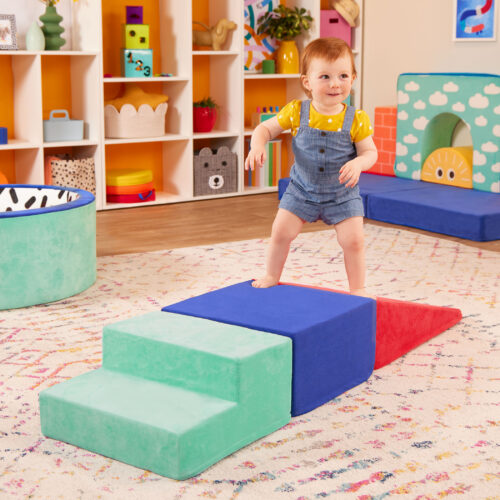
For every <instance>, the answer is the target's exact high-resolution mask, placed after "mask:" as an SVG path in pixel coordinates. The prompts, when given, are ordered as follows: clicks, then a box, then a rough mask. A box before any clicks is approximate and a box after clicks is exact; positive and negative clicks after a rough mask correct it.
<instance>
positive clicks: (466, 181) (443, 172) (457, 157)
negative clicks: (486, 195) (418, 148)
mask: <svg viewBox="0 0 500 500" xmlns="http://www.w3.org/2000/svg"><path fill="white" fill-rule="evenodd" d="M472 153H473V151H472V147H471V146H461V147H454V148H439V149H435V150H434V151H433V152H432V153H431V154H430V155H429V156H428V157H427V159H426V160H425V163H424V166H423V167H422V180H423V181H426V182H435V183H437V184H447V185H450V186H457V187H462V188H468V189H471V188H472Z"/></svg>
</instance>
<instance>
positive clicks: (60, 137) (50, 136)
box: [43, 109, 83, 142]
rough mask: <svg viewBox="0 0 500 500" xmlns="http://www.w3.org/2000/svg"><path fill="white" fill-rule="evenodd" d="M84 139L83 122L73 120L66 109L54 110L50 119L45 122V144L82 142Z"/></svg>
mask: <svg viewBox="0 0 500 500" xmlns="http://www.w3.org/2000/svg"><path fill="white" fill-rule="evenodd" d="M56 115H63V116H56ZM82 139H83V120H71V119H70V118H69V113H68V111H67V110H66V109H54V110H52V111H51V112H50V116H49V119H48V120H43V140H44V141H45V142H59V141H81V140H82Z"/></svg>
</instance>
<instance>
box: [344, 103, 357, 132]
mask: <svg viewBox="0 0 500 500" xmlns="http://www.w3.org/2000/svg"><path fill="white" fill-rule="evenodd" d="M355 112H356V108H355V107H354V106H347V108H346V110H345V116H344V124H343V125H342V130H343V131H344V132H350V131H351V127H352V122H353V121H354V113H355Z"/></svg>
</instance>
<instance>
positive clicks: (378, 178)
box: [278, 173, 422, 214]
mask: <svg viewBox="0 0 500 500" xmlns="http://www.w3.org/2000/svg"><path fill="white" fill-rule="evenodd" d="M289 183H290V177H284V178H283V179H280V180H279V182H278V198H279V199H280V200H281V197H282V196H283V194H284V193H285V191H286V188H287V187H288V184H289ZM421 187H422V183H421V182H415V181H412V180H408V179H400V178H399V177H389V176H386V175H375V174H367V173H363V174H361V176H360V178H359V194H360V195H361V198H362V200H363V206H364V209H365V214H366V213H367V209H368V205H367V196H368V195H369V194H372V193H380V192H383V193H385V192H390V191H406V190H408V189H421Z"/></svg>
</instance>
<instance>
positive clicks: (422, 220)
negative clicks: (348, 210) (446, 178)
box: [366, 181, 500, 241]
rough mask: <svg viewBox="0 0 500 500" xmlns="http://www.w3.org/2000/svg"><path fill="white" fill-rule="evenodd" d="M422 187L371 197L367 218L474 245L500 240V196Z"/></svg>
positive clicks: (452, 188) (468, 190)
mask: <svg viewBox="0 0 500 500" xmlns="http://www.w3.org/2000/svg"><path fill="white" fill-rule="evenodd" d="M409 182H414V181H409ZM415 182H416V181H415ZM420 184H422V185H423V187H421V188H420V189H414V190H407V191H390V192H379V193H372V194H369V195H368V207H367V212H366V215H367V217H369V218H370V219H375V220H379V221H383V222H390V223H392V224H400V225H403V226H409V227H416V228H419V229H425V230H426V231H433V232H436V233H442V234H448V235H450V236H457V237H459V238H465V239H468V240H474V241H491V240H496V239H499V238H500V195H499V194H495V193H486V192H484V191H477V190H473V189H463V188H458V187H454V186H443V185H439V184H431V183H420Z"/></svg>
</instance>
